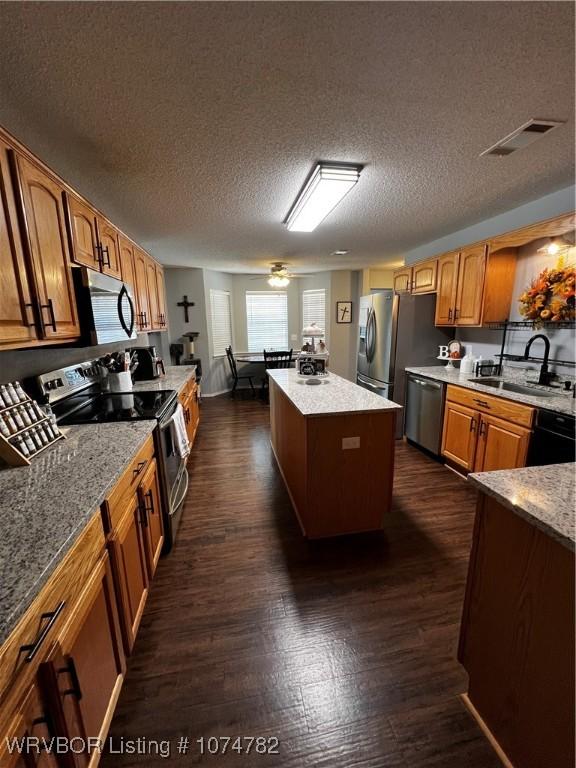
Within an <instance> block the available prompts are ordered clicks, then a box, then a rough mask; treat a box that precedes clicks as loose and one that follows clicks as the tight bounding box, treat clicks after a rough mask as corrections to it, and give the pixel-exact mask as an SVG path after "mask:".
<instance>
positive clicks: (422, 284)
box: [412, 259, 438, 294]
mask: <svg viewBox="0 0 576 768" xmlns="http://www.w3.org/2000/svg"><path fill="white" fill-rule="evenodd" d="M437 267H438V261H437V259H429V260H428V261H423V262H422V263H421V264H414V266H413V267H412V293H416V294H418V293H434V291H435V290H436V272H437Z"/></svg>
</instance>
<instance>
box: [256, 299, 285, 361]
mask: <svg viewBox="0 0 576 768" xmlns="http://www.w3.org/2000/svg"><path fill="white" fill-rule="evenodd" d="M246 320H247V328H248V351H249V352H262V350H263V349H267V350H273V349H276V350H284V349H289V346H288V294H287V293H284V292H283V291H246Z"/></svg>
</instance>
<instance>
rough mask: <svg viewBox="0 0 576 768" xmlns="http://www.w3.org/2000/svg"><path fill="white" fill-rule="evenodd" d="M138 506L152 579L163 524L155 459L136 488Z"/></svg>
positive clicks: (161, 543)
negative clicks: (140, 511)
mask: <svg viewBox="0 0 576 768" xmlns="http://www.w3.org/2000/svg"><path fill="white" fill-rule="evenodd" d="M138 496H139V500H140V508H141V510H142V525H143V538H144V552H145V556H146V568H147V572H148V577H149V578H150V579H152V577H153V576H154V573H155V572H156V567H157V565H158V561H159V560H160V555H161V553H162V545H163V544H164V524H163V522H162V507H161V502H160V486H159V483H158V467H157V464H156V459H152V461H151V462H150V465H149V466H148V469H147V470H146V472H145V474H144V476H143V478H142V482H141V483H140V487H139V488H138Z"/></svg>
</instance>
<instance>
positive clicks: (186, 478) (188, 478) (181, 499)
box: [170, 469, 190, 514]
mask: <svg viewBox="0 0 576 768" xmlns="http://www.w3.org/2000/svg"><path fill="white" fill-rule="evenodd" d="M184 475H185V480H184V492H183V493H181V494H180V498H179V499H178V501H177V502H176V501H174V503H173V504H172V505H171V506H172V509H171V510H170V514H174V512H175V511H176V510H177V509H178V507H179V506H180V504H182V503H183V501H184V499H185V498H186V494H187V493H188V484H189V483H190V476H189V474H188V471H187V470H186V469H184Z"/></svg>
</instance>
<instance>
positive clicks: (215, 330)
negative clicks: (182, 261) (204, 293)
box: [210, 288, 232, 357]
mask: <svg viewBox="0 0 576 768" xmlns="http://www.w3.org/2000/svg"><path fill="white" fill-rule="evenodd" d="M210 318H211V324H212V356H213V357H219V356H220V355H224V354H226V347H229V346H231V344H232V312H231V308H230V293H229V292H228V291H220V290H218V289H217V288H210Z"/></svg>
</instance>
